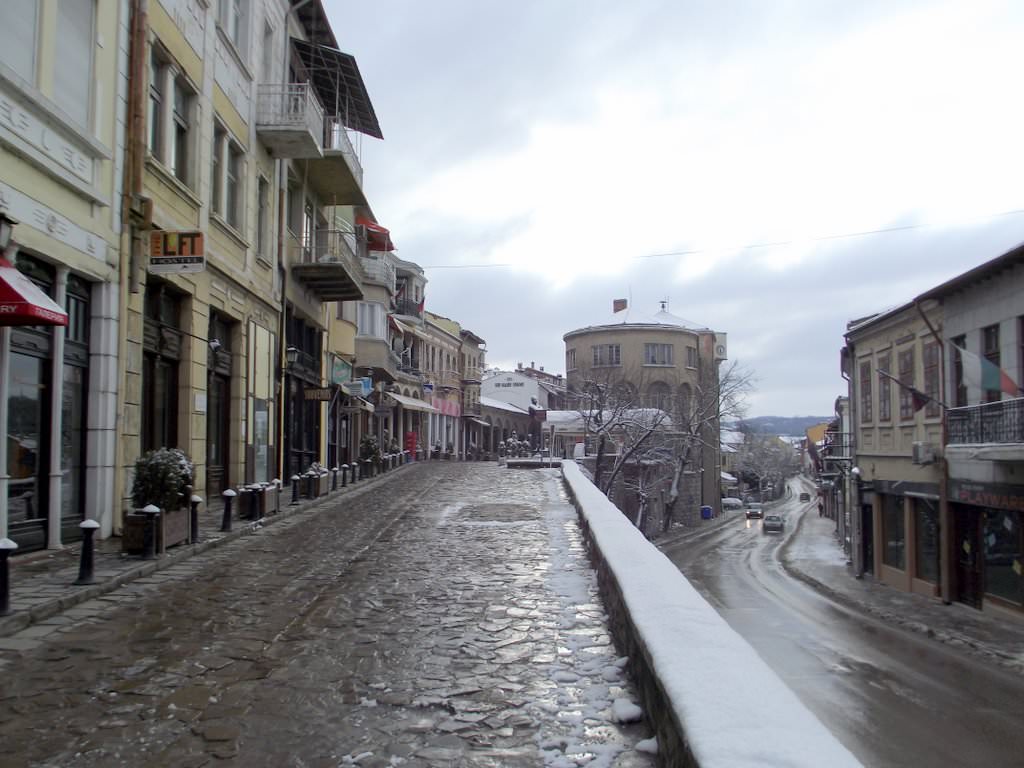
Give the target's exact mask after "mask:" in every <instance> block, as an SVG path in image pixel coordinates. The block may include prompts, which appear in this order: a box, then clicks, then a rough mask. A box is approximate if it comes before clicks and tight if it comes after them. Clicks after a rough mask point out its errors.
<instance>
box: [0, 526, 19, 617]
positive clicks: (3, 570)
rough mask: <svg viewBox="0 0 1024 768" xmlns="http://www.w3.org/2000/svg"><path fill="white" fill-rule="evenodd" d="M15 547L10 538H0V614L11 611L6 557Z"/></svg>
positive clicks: (9, 574) (16, 546) (8, 571)
mask: <svg viewBox="0 0 1024 768" xmlns="http://www.w3.org/2000/svg"><path fill="white" fill-rule="evenodd" d="M17 548H18V545H17V544H15V543H14V542H13V541H11V540H10V539H0V616H7V615H9V614H10V612H11V571H10V566H9V565H8V563H7V558H8V557H9V556H10V555H11V553H12V552H14V550H16V549H17Z"/></svg>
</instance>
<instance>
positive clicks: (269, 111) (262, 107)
mask: <svg viewBox="0 0 1024 768" xmlns="http://www.w3.org/2000/svg"><path fill="white" fill-rule="evenodd" d="M256 125H257V126H261V127H267V128H304V129H306V130H308V131H309V132H310V134H312V135H313V136H316V137H317V138H322V137H323V136H324V110H323V107H321V106H320V101H319V99H317V97H316V92H315V91H314V90H313V86H312V85H310V84H309V83H264V84H261V85H260V86H259V90H258V91H257V102H256ZM343 130H344V129H343ZM360 174H361V171H360Z"/></svg>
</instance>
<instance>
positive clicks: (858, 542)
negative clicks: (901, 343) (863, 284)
mask: <svg viewBox="0 0 1024 768" xmlns="http://www.w3.org/2000/svg"><path fill="white" fill-rule="evenodd" d="M846 349H847V355H846V359H847V361H848V365H849V366H850V370H849V371H843V370H840V375H841V376H842V377H843V378H844V379H845V380H846V391H847V393H849V394H850V395H853V394H854V393H853V390H852V388H851V386H850V385H851V383H852V382H851V380H850V372H852V371H853V370H854V366H855V365H856V359H857V355H856V350H855V348H854V344H853V342H851V341H850V340H849V339H847V340H846ZM856 400H857V398H856V397H854V396H851V397H849V398H848V404H847V413H848V414H849V419H850V424H849V432H848V435H849V440H850V457H851V466H850V471H849V473H848V476H847V478H846V503H847V512H848V513H849V515H850V548H851V549H852V557H851V560H852V563H853V576H854V578H857V579H861V578H863V577H864V529H863V526H862V525H861V522H862V521H861V515H862V514H863V512H862V511H861V506H862V505H861V498H860V477H861V473H860V470H859V469H858V468H857V462H856V456H857V451H856V446H857V438H856V434H857V433H856V429H857V402H856ZM855 469H857V471H856V472H854V470H855ZM872 514H874V512H872Z"/></svg>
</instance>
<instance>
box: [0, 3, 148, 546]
mask: <svg viewBox="0 0 1024 768" xmlns="http://www.w3.org/2000/svg"><path fill="white" fill-rule="evenodd" d="M122 11H123V4H122V3H100V2H88V1H86V2H77V3H65V2H59V1H58V0H23V1H22V2H16V3H15V2H10V3H3V4H0V168H2V169H3V170H2V171H0V218H2V219H3V220H4V223H7V224H13V230H12V231H11V233H10V241H9V243H8V244H7V245H6V249H5V253H3V254H0V255H3V256H5V257H6V259H7V261H8V262H9V263H10V265H11V267H12V269H10V271H8V270H3V271H4V272H5V273H6V274H8V275H10V277H9V278H7V277H5V278H3V279H4V281H5V282H7V281H8V280H12V281H16V280H17V279H18V278H17V275H16V274H15V271H17V273H18V274H20V275H21V276H23V277H25V278H27V279H28V280H31V281H32V283H34V285H35V286H36V287H37V288H38V289H39V290H41V291H42V292H43V294H45V296H46V297H48V300H49V302H51V303H52V305H53V306H54V308H55V309H57V310H58V311H59V312H60V313H63V314H66V315H67V320H66V323H67V324H66V325H20V326H17V327H11V326H10V325H6V323H8V322H10V320H11V318H10V317H7V316H5V317H4V318H2V319H0V322H3V323H5V325H4V327H3V328H2V329H0V432H2V433H3V434H4V435H6V439H5V440H4V441H3V443H2V445H0V453H2V455H0V537H7V538H10V539H12V540H13V541H14V542H15V543H16V544H17V545H18V547H19V551H20V552H26V551H31V550H33V549H40V548H59V547H61V545H62V544H65V543H67V542H69V541H72V540H75V539H78V538H79V537H80V535H81V534H80V529H79V527H78V524H79V523H80V522H81V521H82V520H83V519H84V518H87V517H88V518H91V519H94V520H97V521H99V523H100V525H101V535H102V534H105V535H109V534H110V532H111V531H112V529H113V524H114V518H113V515H112V510H113V508H114V506H115V496H116V494H115V492H114V487H115V483H114V467H115V464H116V463H117V458H116V452H117V446H116V430H117V427H116V424H117V397H118V392H119V389H120V387H119V382H118V376H117V361H118V343H117V339H118V333H119V328H120V327H121V326H122V322H123V302H122V300H121V297H120V291H119V284H120V280H121V276H122V249H121V233H122V229H123V223H124V219H123V211H122V199H123V192H124V164H123V146H124V141H125V137H126V120H127V114H126V111H125V108H124V101H125V96H126V92H127V79H126V77H125V72H126V67H127V60H126V58H125V56H124V51H126V50H127V41H128V33H129V29H128V19H127V17H126V16H125V15H124V14H123V13H122Z"/></svg>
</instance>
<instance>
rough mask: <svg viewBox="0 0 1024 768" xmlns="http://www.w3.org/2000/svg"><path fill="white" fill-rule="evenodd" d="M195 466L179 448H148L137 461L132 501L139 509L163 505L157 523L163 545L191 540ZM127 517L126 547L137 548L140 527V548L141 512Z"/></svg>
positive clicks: (159, 543) (160, 545)
mask: <svg viewBox="0 0 1024 768" xmlns="http://www.w3.org/2000/svg"><path fill="white" fill-rule="evenodd" d="M194 472H195V468H194V467H193V465H192V461H191V459H189V457H188V455H187V454H186V453H185V452H184V451H182V450H181V449H180V448H157V449H156V450H154V451H148V452H147V453H145V454H143V455H142V456H141V457H139V459H138V460H137V461H136V462H135V479H134V480H133V482H132V505H133V506H134V507H135V509H136V510H139V509H142V508H143V507H145V506H146V505H148V504H153V505H155V506H157V507H159V508H160V513H161V520H160V524H159V525H158V527H157V536H158V538H157V546H158V547H160V548H161V549H164V548H166V547H170V546H173V545H175V544H179V543H181V542H182V541H188V538H189V530H188V525H189V513H188V501H189V498H190V496H191V486H192V477H193V474H194ZM128 517H129V518H131V517H134V518H135V520H129V519H128V518H126V520H125V542H124V548H125V549H134V548H136V547H135V539H136V533H135V532H134V531H133V532H131V533H130V532H129V529H130V528H132V529H136V528H137V529H138V532H137V533H138V539H139V541H138V548H140V549H141V531H142V528H141V526H142V525H144V520H143V519H142V516H141V515H138V514H136V515H129V516H128Z"/></svg>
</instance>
